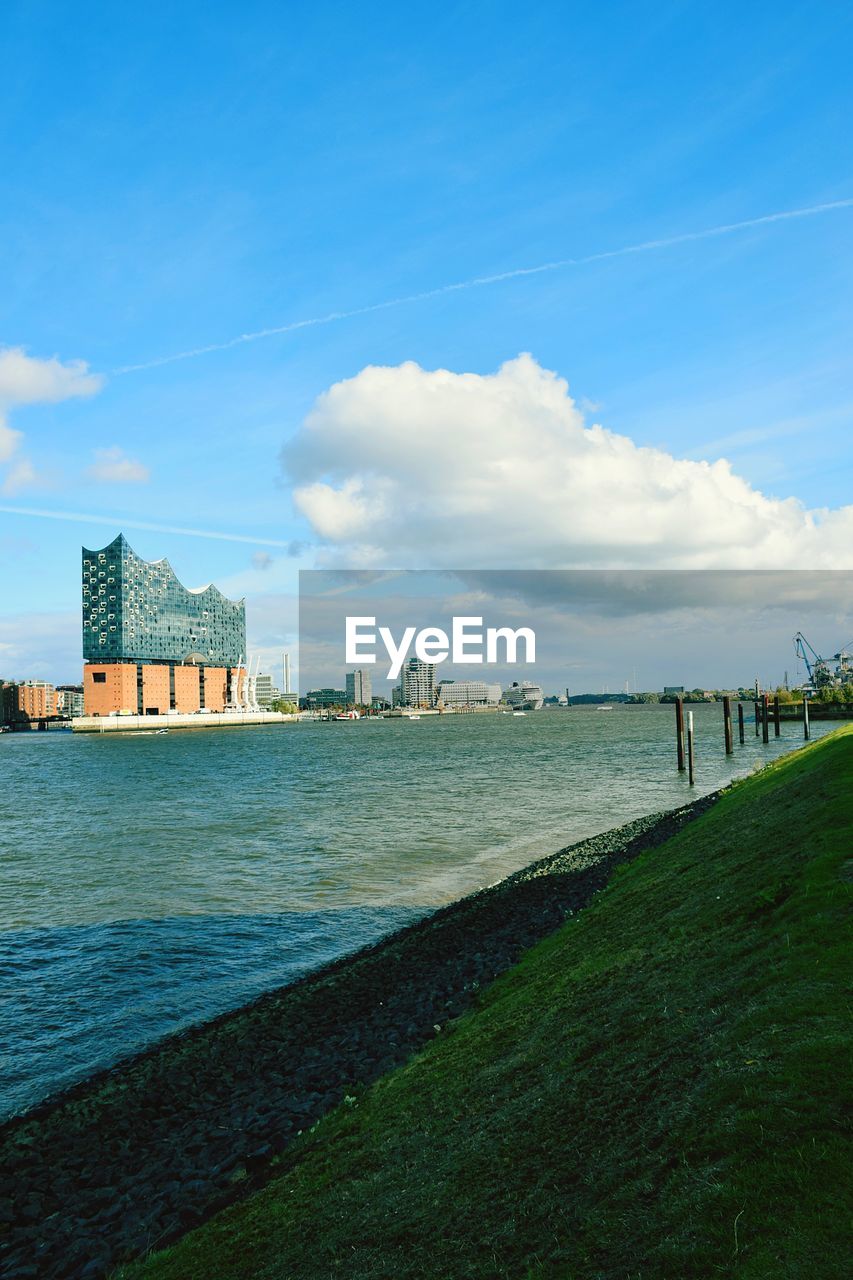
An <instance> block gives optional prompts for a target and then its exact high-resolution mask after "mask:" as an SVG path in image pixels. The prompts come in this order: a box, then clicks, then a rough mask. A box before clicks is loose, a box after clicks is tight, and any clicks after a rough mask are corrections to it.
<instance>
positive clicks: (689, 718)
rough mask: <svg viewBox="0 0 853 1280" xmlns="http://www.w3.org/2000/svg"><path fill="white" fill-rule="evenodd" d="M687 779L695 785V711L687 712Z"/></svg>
mask: <svg viewBox="0 0 853 1280" xmlns="http://www.w3.org/2000/svg"><path fill="white" fill-rule="evenodd" d="M687 779H688V781H689V783H690V785H691V787H692V786H693V712H692V711H688V712H687Z"/></svg>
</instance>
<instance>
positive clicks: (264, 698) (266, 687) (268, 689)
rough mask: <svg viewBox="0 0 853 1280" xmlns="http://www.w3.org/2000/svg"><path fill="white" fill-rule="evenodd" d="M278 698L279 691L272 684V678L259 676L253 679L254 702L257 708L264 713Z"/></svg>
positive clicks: (279, 695)
mask: <svg viewBox="0 0 853 1280" xmlns="http://www.w3.org/2000/svg"><path fill="white" fill-rule="evenodd" d="M280 697H281V690H280V689H278V688H276V686H275V685H274V684H273V682H272V676H265V675H263V674H260V675H258V676H256V677H255V701H256V702H257V704H258V706H259V707H262V708H263V709H264V710H265V711H266V710H267V709H268V708H269V707H271V706H272V704H273V703H274V702H278V700H279V698H280Z"/></svg>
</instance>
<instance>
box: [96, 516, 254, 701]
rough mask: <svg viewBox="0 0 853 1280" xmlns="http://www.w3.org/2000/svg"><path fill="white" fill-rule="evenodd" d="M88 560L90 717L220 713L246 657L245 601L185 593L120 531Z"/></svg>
mask: <svg viewBox="0 0 853 1280" xmlns="http://www.w3.org/2000/svg"><path fill="white" fill-rule="evenodd" d="M82 560H83V563H82V571H83V573H82V577H83V582H82V587H83V661H84V664H85V666H84V680H83V685H84V697H85V703H86V714H87V715H109V714H110V713H113V712H121V711H126V712H127V711H129V712H133V713H137V714H162V713H164V712H166V711H169V710H178V711H198V710H209V711H219V710H222V708H223V707H224V705H225V704H226V702H227V701H228V699H229V697H230V693H231V688H230V686H231V679H232V675H233V671H234V669H235V668H236V667H237V666H238V665H239V663H240V662H241V660H242V659H243V658H244V657H245V653H246V606H245V601H243V600H236V601H235V600H228V599H227V598H226V597H225V596H224V595H223V594H222V592H221V591H219V590H218V589H217V588H216V587H214V586H207V587H204V588H202V589H199V590H191V589H190V588H187V587H185V586H184V585H183V584H182V583H181V582H179V581H178V578H177V577H176V575H175V573H174V570H173V569H172V567H171V565H170V564H169V562H168V560H154V561H147V560H143V559H141V557H140V556H138V555H137V554H136V552H135V551H134V550H133V549H132V548H131V547H130V545H129V544H128V542H127V539H126V538H125V537H124V535H123V534H119V536H118V537H117V538H115V539H114V540H113V541H112V542H111V543H109V545H108V546H106V547H103V548H102V549H101V550H99V551H91V550H89V549H88V548H87V547H84V548H83V556H82Z"/></svg>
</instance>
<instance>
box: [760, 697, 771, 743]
mask: <svg viewBox="0 0 853 1280" xmlns="http://www.w3.org/2000/svg"><path fill="white" fill-rule="evenodd" d="M761 741H762V742H763V743H764V744H765V745H766V744H767V743H768V742H769V741H770V694H769V693H764V694H762V695H761Z"/></svg>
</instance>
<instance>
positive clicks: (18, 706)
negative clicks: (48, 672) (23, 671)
mask: <svg viewBox="0 0 853 1280" xmlns="http://www.w3.org/2000/svg"><path fill="white" fill-rule="evenodd" d="M14 710H15V711H16V712H17V716H16V718H17V719H20V720H45V719H47V717H49V716H55V715H56V689H55V688H54V687H53V685H52V684H49V683H48V681H47V680H23V681H22V682H21V683H20V684H19V685H18V686H17V689H16V696H15V700H14Z"/></svg>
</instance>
